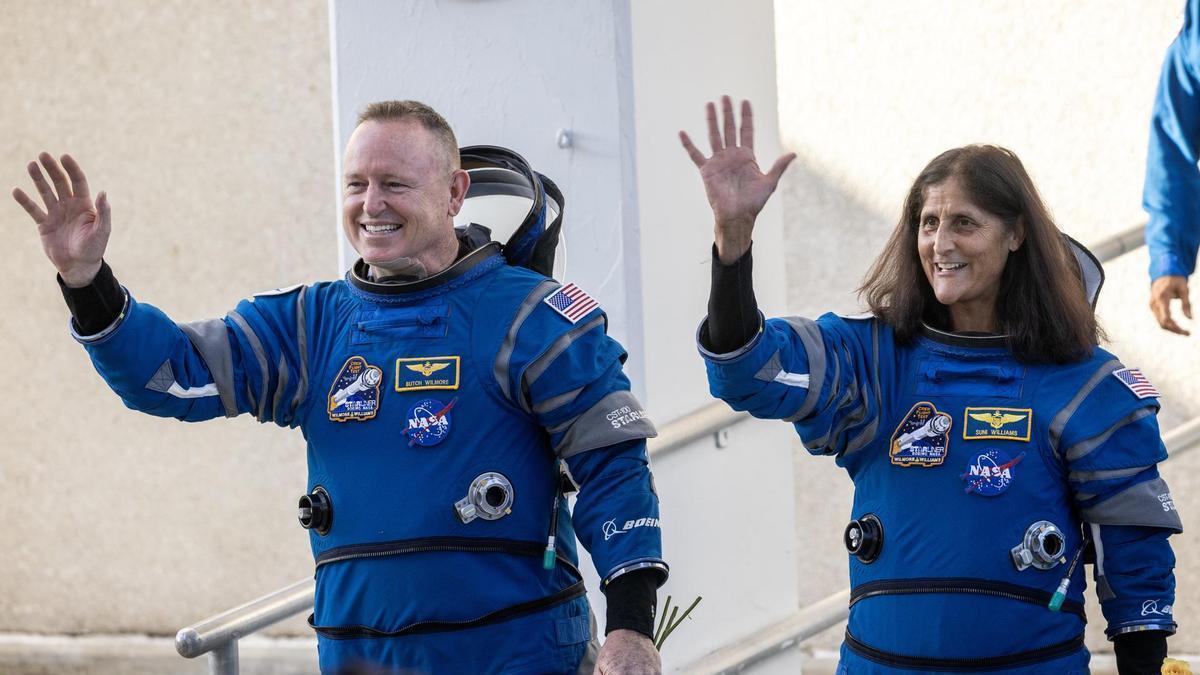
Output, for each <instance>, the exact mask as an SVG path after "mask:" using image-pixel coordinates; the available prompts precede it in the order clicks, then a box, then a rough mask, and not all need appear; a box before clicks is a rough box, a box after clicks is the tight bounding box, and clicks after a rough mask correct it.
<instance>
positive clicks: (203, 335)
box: [178, 319, 238, 417]
mask: <svg viewBox="0 0 1200 675" xmlns="http://www.w3.org/2000/svg"><path fill="white" fill-rule="evenodd" d="M178 325H179V330H181V331H183V334H184V335H186V336H187V337H188V340H191V342H192V346H194V347H195V348H196V351H197V352H199V353H200V358H201V359H203V360H204V364H205V365H207V366H208V371H209V372H210V373H211V374H212V377H213V382H214V383H215V384H216V385H217V393H218V394H219V395H220V397H221V407H223V408H225V416H226V417H237V414H238V410H237V394H236V393H235V392H234V390H233V350H232V348H231V347H230V346H229V332H228V329H227V328H226V327H225V322H224V321H223V320H221V319H208V320H205V321H193V322H191V323H181V324H178Z"/></svg>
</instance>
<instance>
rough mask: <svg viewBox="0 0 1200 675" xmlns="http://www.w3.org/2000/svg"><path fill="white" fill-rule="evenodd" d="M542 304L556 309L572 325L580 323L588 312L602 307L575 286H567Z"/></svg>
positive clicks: (552, 294)
mask: <svg viewBox="0 0 1200 675" xmlns="http://www.w3.org/2000/svg"><path fill="white" fill-rule="evenodd" d="M542 302H544V303H546V304H547V305H550V306H551V307H553V308H554V311H556V312H558V313H559V314H562V315H563V316H565V317H566V318H567V321H570V322H571V323H578V322H579V320H580V319H582V318H583V317H584V316H586V315H587V313H588V312H590V311H592V310H593V309H596V308H597V307H599V306H600V303H598V302H596V300H595V299H594V298H592V296H590V295H588V294H587V293H585V292H584V291H583V289H581V288H579V287H578V286H576V285H575V284H567V285H566V286H562V287H560V288H559V289H558V290H557V291H554V292H553V293H551V294H550V295H549V296H548V297H547V298H546V299H545V300H543V301H542Z"/></svg>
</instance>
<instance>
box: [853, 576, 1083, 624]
mask: <svg viewBox="0 0 1200 675" xmlns="http://www.w3.org/2000/svg"><path fill="white" fill-rule="evenodd" d="M925 593H965V594H967V595H988V596H991V597H994V598H1006V599H1008V600H1016V601H1018V602H1028V603H1030V604H1033V605H1040V606H1042V607H1046V606H1047V605H1049V604H1050V599H1051V598H1052V597H1053V596H1054V594H1053V593H1050V592H1049V591H1043V590H1040V589H1037V588H1026V587H1025V586H1018V585H1016V584H1010V583H1006V582H1003V581H992V580H990V579H975V578H970V577H950V578H923V579H884V580H880V581H870V582H867V583H865V584H859V585H857V586H855V587H854V589H853V590H851V591H850V606H851V607H853V606H854V605H855V604H857V603H859V602H861V601H863V600H866V599H867V598H874V597H879V596H883V595H920V594H925ZM1046 611H1047V612H1048V611H1050V610H1049V609H1047V610H1046ZM1062 611H1063V612H1066V613H1068V614H1074V615H1075V616H1077V617H1079V618H1080V619H1082V620H1083V621H1084V622H1086V621H1087V616H1086V615H1085V614H1084V611H1083V603H1081V602H1078V601H1076V600H1067V601H1065V602H1063V604H1062Z"/></svg>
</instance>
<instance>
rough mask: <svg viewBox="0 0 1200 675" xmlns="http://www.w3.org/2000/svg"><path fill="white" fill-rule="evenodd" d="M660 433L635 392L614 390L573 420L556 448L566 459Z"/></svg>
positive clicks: (560, 455) (559, 454)
mask: <svg viewBox="0 0 1200 675" xmlns="http://www.w3.org/2000/svg"><path fill="white" fill-rule="evenodd" d="M657 435H658V432H657V431H655V429H654V424H653V423H652V422H651V421H650V418H649V417H647V416H646V412H645V411H644V410H643V409H642V404H641V403H638V400H637V399H636V398H634V396H633V394H632V393H631V392H628V391H614V392H612V393H610V394H608V395H607V396H605V397H604V398H602V399H600V400H599V401H597V402H596V405H594V406H592V407H591V408H588V409H587V410H586V411H584V412H583V413H581V414H580V415H579V416H577V417H576V418H575V419H574V420H572V422H571V425H570V428H568V429H567V433H566V434H564V435H563V437H562V440H560V441H559V442H558V445H557V446H556V447H555V448H554V451H555V452H556V453H557V454H558V456H559V457H561V458H563V459H566V458H567V457H571V456H572V455H578V454H579V453H581V452H587V451H588V450H595V449H596V448H604V447H608V446H610V445H614V444H616V443H620V442H622V441H630V440H635V439H639V438H654V437H655V436H657Z"/></svg>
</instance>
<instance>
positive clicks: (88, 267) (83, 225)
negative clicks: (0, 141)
mask: <svg viewBox="0 0 1200 675" xmlns="http://www.w3.org/2000/svg"><path fill="white" fill-rule="evenodd" d="M38 160H39V161H40V162H41V166H38V163H37V162H30V163H29V165H28V167H27V168H28V169H29V177H30V178H32V179H33V185H34V187H36V188H37V191H38V194H39V195H41V198H42V205H44V206H45V208H44V209H43V207H42V205H39V204H38V203H37V202H36V201H34V200H33V199H32V198H30V197H29V195H27V194H25V192H24V191H22V190H21V189H20V188H13V192H12V196H13V199H16V200H17V203H18V204H20V205H21V208H23V209H25V212H26V213H28V214H29V217H30V218H33V222H35V223H37V226H38V235H39V236H40V237H41V238H42V249H43V250H44V251H45V252H46V257H47V258H49V259H50V262H51V263H52V264H53V265H54V267H55V269H57V270H58V273H59V275H60V276H61V277H62V278H63V283H65V284H66V285H68V286H73V287H79V286H86V285H87V284H89V283H91V281H92V279H94V278H95V276H96V273H97V272H98V271H100V261H101V258H103V257H104V249H105V248H106V247H107V246H108V235H109V233H110V232H111V231H112V215H111V213H110V211H109V207H108V198H107V196H106V195H105V194H104V193H103V192H101V193H100V194H99V195H98V196H97V197H96V202H95V204H93V203H92V197H91V194H90V193H89V192H88V184H87V177H86V176H84V175H83V169H80V168H79V164H78V163H77V162H76V161H75V160H74V159H73V158H72V157H71V156H70V155H63V156H62V166H59V163H58V162H57V161H56V160H55V159H54V158H53V157H51V156H50V154H49V153H45V152H43V153H42V154H40V155H38ZM43 167H44V168H45V170H46V174H47V175H49V176H50V180H49V181H47V180H46V175H43V174H42V168H43ZM64 169H65V172H64ZM51 183H53V185H51Z"/></svg>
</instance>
